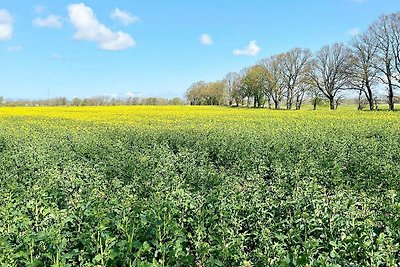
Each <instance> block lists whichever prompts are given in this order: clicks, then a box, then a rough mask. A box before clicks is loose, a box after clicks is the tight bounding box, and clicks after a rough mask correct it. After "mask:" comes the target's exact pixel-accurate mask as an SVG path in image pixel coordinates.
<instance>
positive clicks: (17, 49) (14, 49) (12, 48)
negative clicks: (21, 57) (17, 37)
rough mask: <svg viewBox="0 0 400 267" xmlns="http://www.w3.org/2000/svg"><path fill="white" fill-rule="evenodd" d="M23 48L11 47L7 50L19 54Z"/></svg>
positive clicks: (18, 46)
mask: <svg viewBox="0 0 400 267" xmlns="http://www.w3.org/2000/svg"><path fill="white" fill-rule="evenodd" d="M22 48H23V47H22V46H20V45H11V46H9V47H7V50H8V51H9V52H19V51H21V50H22Z"/></svg>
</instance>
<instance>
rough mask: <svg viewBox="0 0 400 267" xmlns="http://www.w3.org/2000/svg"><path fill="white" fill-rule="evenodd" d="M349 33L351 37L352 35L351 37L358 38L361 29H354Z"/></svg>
mask: <svg viewBox="0 0 400 267" xmlns="http://www.w3.org/2000/svg"><path fill="white" fill-rule="evenodd" d="M347 33H348V34H349V35H351V36H356V35H359V34H360V29H359V28H353V29H350V30H349V31H348V32H347Z"/></svg>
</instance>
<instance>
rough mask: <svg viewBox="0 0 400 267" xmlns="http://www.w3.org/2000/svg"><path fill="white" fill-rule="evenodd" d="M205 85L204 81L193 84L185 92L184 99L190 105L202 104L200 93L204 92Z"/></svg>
mask: <svg viewBox="0 0 400 267" xmlns="http://www.w3.org/2000/svg"><path fill="white" fill-rule="evenodd" d="M206 86H207V84H206V83H205V82H204V81H199V82H195V83H193V84H192V85H191V86H190V87H189V88H188V89H187V91H186V99H187V100H188V101H189V103H190V105H192V106H193V105H201V104H202V100H203V99H202V92H203V91H204V90H205V88H206Z"/></svg>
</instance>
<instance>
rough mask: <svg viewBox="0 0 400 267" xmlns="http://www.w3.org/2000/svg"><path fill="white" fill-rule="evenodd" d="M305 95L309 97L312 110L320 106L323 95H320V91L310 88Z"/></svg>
mask: <svg viewBox="0 0 400 267" xmlns="http://www.w3.org/2000/svg"><path fill="white" fill-rule="evenodd" d="M307 94H308V96H309V97H310V100H311V105H312V106H313V109H314V110H316V109H317V105H319V104H321V102H322V99H323V97H324V95H323V94H322V93H321V90H319V89H318V88H317V87H315V86H310V87H309V88H308V90H307Z"/></svg>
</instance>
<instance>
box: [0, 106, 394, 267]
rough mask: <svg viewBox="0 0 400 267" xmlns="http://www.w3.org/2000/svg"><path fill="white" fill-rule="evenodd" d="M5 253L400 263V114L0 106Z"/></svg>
mask: <svg viewBox="0 0 400 267" xmlns="http://www.w3.org/2000/svg"><path fill="white" fill-rule="evenodd" d="M0 127H1V131H0V182H1V186H0V266H399V262H400V261H399V258H400V247H399V246H400V113H398V112H387V111H381V112H363V111H356V110H354V108H352V109H350V108H344V109H342V110H337V111H329V110H320V111H318V110H317V111H311V110H308V109H305V110H301V111H275V110H265V109H240V108H239V109H237V108H236V109H235V108H222V107H103V108H100V107H91V108H90V107H87V108H85V107H80V108H2V109H0Z"/></svg>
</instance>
